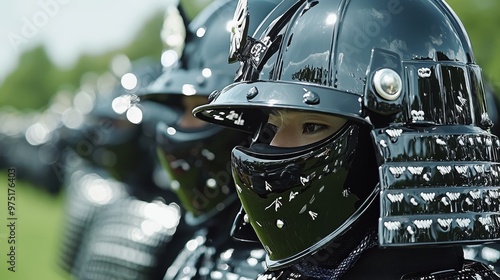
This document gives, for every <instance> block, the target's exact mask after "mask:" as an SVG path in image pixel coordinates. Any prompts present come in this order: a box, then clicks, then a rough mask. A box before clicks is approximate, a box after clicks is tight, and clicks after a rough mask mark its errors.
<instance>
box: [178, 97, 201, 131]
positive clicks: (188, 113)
mask: <svg viewBox="0 0 500 280" xmlns="http://www.w3.org/2000/svg"><path fill="white" fill-rule="evenodd" d="M207 102H208V100H207V97H206V96H196V95H195V96H183V97H182V105H183V106H184V113H183V115H182V117H181V118H180V120H179V124H178V125H179V127H181V128H186V129H190V128H201V127H203V126H205V125H207V122H205V121H203V120H201V119H198V118H195V117H194V116H193V113H192V111H193V109H194V108H195V107H198V106H200V105H203V104H206V103H207Z"/></svg>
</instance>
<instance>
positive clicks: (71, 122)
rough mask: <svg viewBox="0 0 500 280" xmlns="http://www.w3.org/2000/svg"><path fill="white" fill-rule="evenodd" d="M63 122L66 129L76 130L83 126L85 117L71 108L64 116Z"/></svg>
mask: <svg viewBox="0 0 500 280" xmlns="http://www.w3.org/2000/svg"><path fill="white" fill-rule="evenodd" d="M61 121H62V122H63V124H64V125H65V126H66V127H68V128H73V129H74V128H78V127H80V126H81V125H82V124H83V121H84V117H83V114H82V113H81V112H80V111H78V110H76V109H74V108H69V109H67V110H65V111H64V113H63V114H62V117H61Z"/></svg>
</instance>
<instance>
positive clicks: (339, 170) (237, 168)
mask: <svg viewBox="0 0 500 280" xmlns="http://www.w3.org/2000/svg"><path fill="white" fill-rule="evenodd" d="M359 132H360V127H359V126H358V125H356V124H352V123H348V124H346V125H345V126H344V127H343V128H342V129H340V130H339V131H338V132H336V133H335V134H333V135H332V136H330V137H328V138H326V139H324V140H321V141H318V142H316V143H313V144H310V145H307V146H302V147H295V148H280V147H272V146H269V145H267V144H262V143H256V144H253V145H252V146H251V147H250V148H243V147H236V148H234V149H233V152H232V166H233V177H234V179H235V183H236V189H237V191H238V196H239V198H240V200H241V202H242V205H243V208H244V210H245V212H246V214H247V216H248V220H249V222H250V223H251V225H252V227H253V229H254V230H255V232H256V234H257V236H258V238H259V240H260V242H261V243H262V244H263V245H264V248H265V249H266V251H267V253H268V256H269V262H268V265H269V266H270V267H271V268H279V267H280V266H286V265H289V264H291V263H292V262H294V261H296V260H298V259H299V258H300V257H302V256H304V255H307V254H310V253H311V252H314V251H315V250H317V248H320V247H322V246H325V245H326V244H328V243H329V242H331V241H332V240H334V239H335V238H336V237H338V236H339V235H341V234H342V233H344V232H345V231H346V230H347V229H348V228H349V226H350V225H351V224H352V223H353V222H354V221H355V220H356V217H357V216H359V215H360V214H361V213H360V210H359V208H358V206H359V205H360V199H359V197H358V196H356V195H355V194H353V193H351V192H350V189H349V186H348V185H346V183H347V179H348V177H349V174H350V172H352V166H353V163H354V162H355V161H354V156H355V154H356V152H357V145H358V138H359ZM254 139H258V137H256V138H254ZM372 189H373V186H372ZM375 195H376V192H373V194H372V196H370V198H369V199H367V200H369V201H370V203H371V201H372V200H373V197H374V196H375Z"/></svg>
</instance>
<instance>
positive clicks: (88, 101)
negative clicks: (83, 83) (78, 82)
mask: <svg viewBox="0 0 500 280" xmlns="http://www.w3.org/2000/svg"><path fill="white" fill-rule="evenodd" d="M94 104H95V96H94V95H93V94H91V93H90V92H87V91H83V90H82V91H79V92H78V93H77V94H75V97H74V99H73V105H74V106H75V108H76V109H78V110H79V111H80V112H82V114H88V113H90V112H91V111H92V109H93V108H94Z"/></svg>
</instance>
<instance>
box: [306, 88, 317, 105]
mask: <svg viewBox="0 0 500 280" xmlns="http://www.w3.org/2000/svg"><path fill="white" fill-rule="evenodd" d="M302 98H303V99H304V103H306V104H309V105H316V104H319V96H318V95H317V94H316V93H314V92H311V91H307V92H306V93H304V95H303V96H302Z"/></svg>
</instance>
